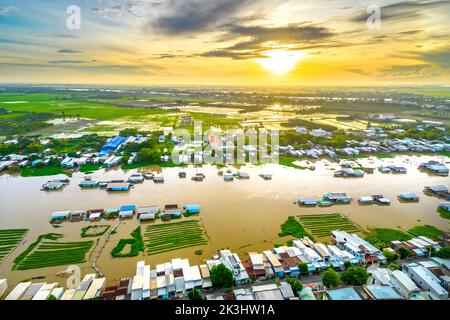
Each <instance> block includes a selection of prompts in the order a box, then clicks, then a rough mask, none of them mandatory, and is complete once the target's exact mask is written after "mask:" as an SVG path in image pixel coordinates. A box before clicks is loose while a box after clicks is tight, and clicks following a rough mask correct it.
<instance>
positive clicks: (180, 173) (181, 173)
mask: <svg viewBox="0 0 450 320" xmlns="http://www.w3.org/2000/svg"><path fill="white" fill-rule="evenodd" d="M186 176H187V174H186V172H184V171H182V172H178V177H179V178H180V179H181V178H186Z"/></svg>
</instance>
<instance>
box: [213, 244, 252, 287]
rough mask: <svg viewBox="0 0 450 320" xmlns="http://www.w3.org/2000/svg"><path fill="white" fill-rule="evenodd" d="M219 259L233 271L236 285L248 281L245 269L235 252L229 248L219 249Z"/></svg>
mask: <svg viewBox="0 0 450 320" xmlns="http://www.w3.org/2000/svg"><path fill="white" fill-rule="evenodd" d="M220 261H221V262H222V263H223V264H224V265H225V266H226V267H227V268H228V269H230V270H231V271H232V272H233V277H234V282H235V284H236V285H238V286H239V285H243V284H246V283H248V282H249V276H248V274H247V271H246V270H245V268H244V265H243V264H242V262H241V259H239V256H238V255H237V254H236V253H232V252H231V251H230V250H221V251H220Z"/></svg>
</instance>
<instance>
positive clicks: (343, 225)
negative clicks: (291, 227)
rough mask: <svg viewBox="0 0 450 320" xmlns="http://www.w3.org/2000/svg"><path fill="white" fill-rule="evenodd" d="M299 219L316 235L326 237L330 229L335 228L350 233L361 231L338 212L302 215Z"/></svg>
mask: <svg viewBox="0 0 450 320" xmlns="http://www.w3.org/2000/svg"><path fill="white" fill-rule="evenodd" d="M299 220H300V222H301V223H302V225H303V226H304V227H305V228H306V229H307V230H309V231H311V233H312V234H313V235H314V236H316V237H328V236H330V234H331V231H333V230H337V229H339V230H342V231H347V232H350V233H357V232H361V229H360V228H359V227H358V226H356V225H355V224H354V223H353V222H352V221H351V220H350V219H348V218H347V217H345V216H343V215H342V214H339V213H333V214H314V215H302V216H300V218H299Z"/></svg>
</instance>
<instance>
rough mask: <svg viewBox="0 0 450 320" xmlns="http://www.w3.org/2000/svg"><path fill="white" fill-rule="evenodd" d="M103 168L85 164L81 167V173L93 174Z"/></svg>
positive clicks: (97, 165) (98, 165)
mask: <svg viewBox="0 0 450 320" xmlns="http://www.w3.org/2000/svg"><path fill="white" fill-rule="evenodd" d="M101 168H102V166H101V165H100V164H85V165H84V166H81V167H80V172H82V173H84V174H91V173H94V172H95V171H98V170H100V169H101Z"/></svg>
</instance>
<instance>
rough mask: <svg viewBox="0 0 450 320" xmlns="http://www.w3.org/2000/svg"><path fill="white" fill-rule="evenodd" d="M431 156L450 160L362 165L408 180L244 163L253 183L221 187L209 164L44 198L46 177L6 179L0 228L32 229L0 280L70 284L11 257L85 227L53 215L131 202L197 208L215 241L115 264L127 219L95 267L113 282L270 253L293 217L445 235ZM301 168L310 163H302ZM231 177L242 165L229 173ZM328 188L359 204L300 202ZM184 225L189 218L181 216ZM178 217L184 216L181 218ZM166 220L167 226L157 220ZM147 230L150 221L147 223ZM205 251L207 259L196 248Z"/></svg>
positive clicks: (72, 236)
mask: <svg viewBox="0 0 450 320" xmlns="http://www.w3.org/2000/svg"><path fill="white" fill-rule="evenodd" d="M430 159H435V160H436V159H437V160H440V161H445V160H447V161H448V158H444V157H425V156H422V157H418V156H402V157H396V158H395V159H383V160H379V159H362V160H359V162H360V163H361V164H362V165H364V166H366V167H378V166H379V165H381V164H397V165H402V166H405V167H407V168H408V173H407V174H405V175H393V174H381V173H379V172H378V171H376V172H375V173H374V174H372V175H365V177H364V178H346V179H343V178H334V177H333V172H334V171H332V170H331V169H332V168H335V169H337V168H338V165H337V164H335V163H329V162H328V161H318V162H316V163H315V164H314V165H315V166H316V171H310V170H297V169H294V168H287V167H281V166H278V165H266V166H247V167H245V168H242V169H241V171H244V172H247V173H248V174H249V175H250V179H249V180H235V181H233V182H225V181H224V180H223V177H221V176H219V175H218V174H217V172H218V169H217V168H216V167H212V166H204V167H203V168H195V167H189V168H185V169H180V168H166V169H163V175H164V178H165V183H164V184H154V183H153V182H152V181H145V182H144V183H143V184H138V185H136V186H135V187H134V188H133V189H132V190H130V191H129V192H126V193H116V194H112V193H107V192H106V191H105V190H100V189H95V190H81V189H80V188H79V187H78V183H79V182H80V181H81V180H82V179H83V177H84V174H80V173H77V174H75V175H74V176H73V177H72V178H71V181H70V184H69V185H68V186H67V187H66V188H65V189H64V190H63V191H55V192H43V191H40V188H41V185H42V184H43V183H44V182H46V181H47V180H48V179H51V178H48V177H34V178H22V177H13V176H9V175H2V176H0V203H1V206H0V229H5V228H28V229H30V231H29V233H28V235H27V237H26V238H25V241H24V242H23V243H22V244H21V245H19V247H18V248H17V249H16V250H15V251H13V253H12V254H11V255H10V256H9V257H7V258H6V259H5V260H4V261H3V262H2V263H1V265H0V278H7V279H8V284H9V286H10V287H11V286H12V285H14V284H15V283H17V282H20V281H23V280H25V279H29V278H32V277H39V276H42V277H46V278H45V280H44V281H47V282H49V281H57V282H60V283H61V284H62V285H65V281H66V280H65V279H64V278H60V277H57V276H56V273H58V272H60V271H63V270H65V269H66V267H65V266H61V267H52V268H43V269H34V270H28V271H11V267H12V261H13V260H14V258H15V257H16V256H17V255H18V254H20V253H21V252H22V251H23V250H25V249H26V248H27V247H28V245H30V244H31V243H32V242H33V241H35V240H36V238H37V236H39V235H41V234H44V233H49V232H55V233H62V234H64V235H65V237H64V238H63V240H64V241H80V240H82V238H81V237H80V230H81V228H82V227H84V226H86V225H89V222H76V223H71V222H66V223H63V224H62V225H61V227H60V228H54V227H53V226H52V225H50V223H49V217H50V215H51V213H52V212H54V211H64V210H71V211H73V210H78V209H83V210H88V209H98V208H105V209H107V208H114V207H119V206H122V205H127V204H135V205H137V206H149V205H159V206H163V205H165V204H178V205H180V206H183V205H187V204H200V205H201V214H200V215H199V216H198V217H192V218H189V219H200V220H201V222H202V224H203V226H204V228H205V230H206V233H207V236H208V240H209V244H208V245H204V246H198V247H191V248H186V249H181V250H177V251H170V252H166V253H163V254H158V255H154V256H145V257H144V256H142V255H141V256H140V257H136V258H115V259H113V258H111V257H110V252H111V250H112V248H113V247H114V246H115V245H116V244H117V242H118V241H119V240H120V239H121V238H128V237H130V233H131V231H132V230H133V229H135V228H136V227H137V226H138V225H139V222H138V221H137V220H136V219H133V220H127V221H124V222H122V223H121V225H120V226H119V228H118V230H117V231H118V232H117V233H116V234H114V235H112V237H111V240H110V241H109V242H108V243H107V244H106V247H105V248H104V249H103V251H102V253H101V255H100V258H99V260H98V266H99V268H100V269H101V270H102V272H103V273H104V274H105V276H106V277H107V278H108V282H111V281H114V280H116V279H120V278H123V277H128V276H132V275H134V273H135V268H136V262H137V261H139V260H143V259H144V260H146V262H147V263H148V264H150V265H151V266H152V268H154V266H155V264H157V263H161V262H166V261H168V260H170V259H172V258H177V257H181V258H189V259H190V261H191V264H197V263H201V262H202V261H203V260H205V259H207V258H209V257H210V256H211V255H212V254H214V251H215V250H217V249H222V248H230V249H231V250H233V251H236V252H238V253H239V254H242V255H244V254H245V253H246V252H249V251H262V250H266V249H270V248H272V247H273V244H274V243H275V242H285V241H286V240H287V239H288V238H282V239H281V238H279V237H278V233H279V231H280V224H282V223H283V222H284V221H285V220H286V218H287V217H288V216H290V215H301V214H313V213H316V214H317V213H323V214H326V213H334V212H339V213H342V214H344V215H346V216H347V217H348V218H349V219H351V220H353V221H354V222H355V223H357V224H358V225H360V226H361V227H363V228H369V227H391V228H395V227H398V226H400V227H402V228H404V229H408V228H410V227H413V226H415V225H423V224H430V225H434V226H436V227H438V228H440V229H442V230H446V231H448V230H449V227H450V224H449V221H448V220H445V219H443V218H441V217H440V216H439V214H438V213H437V212H436V209H437V207H438V204H439V202H440V201H442V200H440V199H438V198H434V197H429V196H426V195H424V194H423V193H422V190H423V189H424V187H425V186H427V185H446V186H449V181H450V179H449V177H439V176H432V175H428V174H427V173H424V172H420V171H418V170H417V166H418V165H419V164H420V163H421V162H426V161H428V160H430ZM303 164H304V162H303ZM231 169H232V170H233V172H236V171H237V169H235V168H231ZM135 171H137V170H133V171H127V172H124V171H121V170H113V171H107V172H105V171H103V170H101V171H98V172H96V173H94V174H92V175H91V176H92V178H93V179H94V180H98V181H107V180H113V179H127V178H128V177H129V176H130V175H131V174H132V173H133V172H135ZM180 171H186V172H187V173H188V178H187V179H179V178H178V172H180ZM200 172H201V173H204V174H205V175H206V179H205V180H204V181H203V182H194V181H191V179H190V177H191V176H193V175H195V173H200ZM262 172H270V173H272V174H273V179H272V180H271V181H264V180H263V179H262V178H260V177H259V176H258V175H259V174H260V173H262ZM327 192H347V193H348V194H349V195H350V196H352V197H353V199H355V201H354V202H353V203H352V204H351V205H345V206H334V207H329V208H301V207H299V206H297V205H295V204H294V202H296V201H297V200H298V199H299V198H301V197H313V198H318V199H319V198H321V197H322V195H323V194H324V193H327ZM401 192H414V193H417V194H420V196H421V198H420V202H419V203H400V202H398V200H397V197H396V196H397V194H398V193H401ZM372 194H383V195H384V196H385V197H388V198H390V199H391V202H392V204H391V205H390V206H386V207H381V206H376V205H372V206H360V205H358V203H357V201H356V200H357V199H358V198H359V197H361V196H364V195H372ZM182 219H186V218H182ZM177 221H178V220H177ZM116 222H117V221H108V222H105V221H102V222H100V223H101V224H111V225H113V224H115V223H116ZM156 223H162V222H156ZM143 227H144V228H145V224H144V225H143ZM103 242H104V237H103V238H102V240H101V241H100V242H99V244H98V246H97V247H96V248H95V249H94V251H95V252H96V251H97V250H98V249H99V248H100V247H101V245H102V244H103ZM199 249H201V250H203V251H204V253H203V255H201V256H198V255H195V253H194V252H195V251H196V250H199ZM91 263H92V256H91V257H90V258H89V261H88V262H86V263H84V264H83V265H81V266H80V267H81V268H82V272H83V273H93V272H94V270H93V269H92V268H91Z"/></svg>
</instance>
